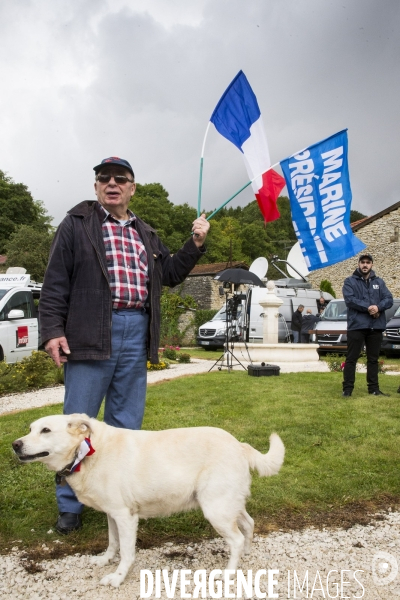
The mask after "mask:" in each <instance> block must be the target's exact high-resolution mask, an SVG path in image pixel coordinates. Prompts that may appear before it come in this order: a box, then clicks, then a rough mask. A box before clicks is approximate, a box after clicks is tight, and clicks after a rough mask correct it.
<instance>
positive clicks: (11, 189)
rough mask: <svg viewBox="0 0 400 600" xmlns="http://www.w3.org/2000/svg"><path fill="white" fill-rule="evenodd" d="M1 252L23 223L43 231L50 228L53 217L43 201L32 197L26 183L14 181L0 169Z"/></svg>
mask: <svg viewBox="0 0 400 600" xmlns="http://www.w3.org/2000/svg"><path fill="white" fill-rule="evenodd" d="M0 215H1V216H0V252H1V253H4V252H5V249H6V242H7V240H8V239H9V238H10V236H11V235H12V233H14V232H16V231H17V230H18V228H19V227H20V226H21V225H29V226H30V227H33V228H34V229H37V230H38V231H42V232H48V231H49V230H50V227H51V225H50V222H51V217H50V216H49V215H48V214H47V211H46V209H45V208H44V206H43V203H42V202H41V201H38V200H34V199H33V198H32V195H31V193H30V192H29V190H28V188H27V186H26V185H24V184H23V183H14V181H13V180H12V179H11V177H8V176H7V175H5V173H3V171H0Z"/></svg>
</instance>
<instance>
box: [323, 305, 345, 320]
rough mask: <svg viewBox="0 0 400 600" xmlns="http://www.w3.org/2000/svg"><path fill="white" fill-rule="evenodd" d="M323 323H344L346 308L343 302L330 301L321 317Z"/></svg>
mask: <svg viewBox="0 0 400 600" xmlns="http://www.w3.org/2000/svg"><path fill="white" fill-rule="evenodd" d="M321 319H322V320H324V321H346V320H347V306H346V303H345V301H344V300H331V302H329V304H328V306H327V307H326V309H325V311H324V314H323V315H322V317H321Z"/></svg>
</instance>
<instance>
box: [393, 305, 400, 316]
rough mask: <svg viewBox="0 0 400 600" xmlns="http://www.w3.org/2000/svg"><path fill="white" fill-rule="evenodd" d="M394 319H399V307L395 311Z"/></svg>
mask: <svg viewBox="0 0 400 600" xmlns="http://www.w3.org/2000/svg"><path fill="white" fill-rule="evenodd" d="M393 316H394V317H400V306H399V308H398V309H397V310H396V312H395V313H394V315H393Z"/></svg>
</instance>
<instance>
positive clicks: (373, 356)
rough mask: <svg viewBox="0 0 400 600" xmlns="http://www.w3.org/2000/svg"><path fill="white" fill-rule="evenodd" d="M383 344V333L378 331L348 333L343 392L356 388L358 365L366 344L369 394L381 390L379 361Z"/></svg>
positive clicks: (368, 330) (361, 330) (365, 330)
mask: <svg viewBox="0 0 400 600" xmlns="http://www.w3.org/2000/svg"><path fill="white" fill-rule="evenodd" d="M381 343H382V331H380V330H376V329H355V330H352V331H348V332H347V356H346V362H345V365H344V370H343V391H345V392H351V391H353V388H354V381H355V376H356V365H357V361H358V359H359V358H360V354H361V350H362V349H363V346H364V344H365V348H366V351H367V385H368V391H369V392H377V391H378V390H379V383H378V368H379V365H378V359H379V350H380V348H381Z"/></svg>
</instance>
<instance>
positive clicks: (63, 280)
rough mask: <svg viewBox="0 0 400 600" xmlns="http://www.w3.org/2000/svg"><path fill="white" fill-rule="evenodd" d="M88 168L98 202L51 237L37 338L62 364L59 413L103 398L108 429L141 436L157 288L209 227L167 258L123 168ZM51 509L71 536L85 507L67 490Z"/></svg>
mask: <svg viewBox="0 0 400 600" xmlns="http://www.w3.org/2000/svg"><path fill="white" fill-rule="evenodd" d="M94 171H95V184H94V189H95V193H96V196H97V201H95V200H86V201H84V202H81V203H80V204H78V205H77V206H75V207H74V208H73V209H71V210H70V211H69V212H68V215H67V217H66V218H65V219H64V220H63V221H62V223H61V224H60V226H59V228H58V230H57V233H56V235H55V238H54V242H53V245H52V249H51V252H50V259H49V264H48V267H47V271H46V275H45V278H44V282H43V288H42V293H41V299H40V307H39V313H40V328H41V337H42V340H43V342H44V343H45V348H46V351H47V352H48V353H49V355H50V356H51V357H52V358H53V360H54V361H55V363H56V364H57V365H58V366H60V364H61V363H64V378H65V398H64V414H71V413H75V412H78V413H86V414H87V415H89V416H91V417H97V414H98V412H99V409H100V405H101V403H102V401H103V398H105V408H104V420H105V422H106V423H108V424H109V425H113V426H115V427H125V428H129V429H140V427H141V424H142V419H143V414H144V407H145V399H146V377H147V370H146V362H147V358H149V359H150V361H151V362H153V363H157V362H158V346H159V329H160V295H161V288H162V286H163V285H168V286H171V287H173V286H176V285H178V284H179V283H181V282H182V281H183V280H184V279H185V277H186V276H187V275H188V273H189V272H190V271H191V269H192V268H193V267H194V265H195V264H196V262H197V261H198V260H199V258H200V257H201V256H202V255H203V254H204V252H205V248H204V245H203V244H204V240H205V238H206V235H207V232H208V229H209V223H208V222H207V221H206V219H205V215H202V216H201V217H199V218H197V219H195V221H194V222H193V227H192V232H193V235H192V237H190V239H189V240H188V241H187V242H186V244H185V245H184V246H183V248H181V250H179V251H178V252H176V254H174V255H173V256H172V255H171V254H170V253H169V250H168V248H166V247H165V246H164V245H163V243H162V242H161V240H160V239H159V237H158V236H157V234H156V232H155V231H154V229H153V228H152V227H150V226H149V225H148V224H146V223H145V222H144V221H142V220H141V219H140V218H139V217H137V216H136V215H134V214H133V213H132V212H131V211H130V210H129V209H128V204H129V201H130V199H131V197H132V196H133V194H134V193H135V189H136V184H135V178H134V173H133V170H132V167H131V165H130V164H129V162H128V161H126V160H124V159H121V158H118V157H111V158H107V159H104V160H103V161H102V162H101V163H100V164H99V165H96V166H95V167H94ZM66 466H68V465H66ZM67 479H68V478H67ZM57 502H58V507H59V513H60V514H59V517H58V521H57V525H56V529H57V530H58V531H59V532H60V533H69V532H70V531H73V530H75V529H79V528H80V527H81V526H82V521H81V512H82V509H83V505H82V504H81V503H80V502H79V501H78V500H77V498H76V497H75V495H74V493H73V491H72V489H71V488H70V486H69V485H68V484H66V485H64V486H60V485H57Z"/></svg>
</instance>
